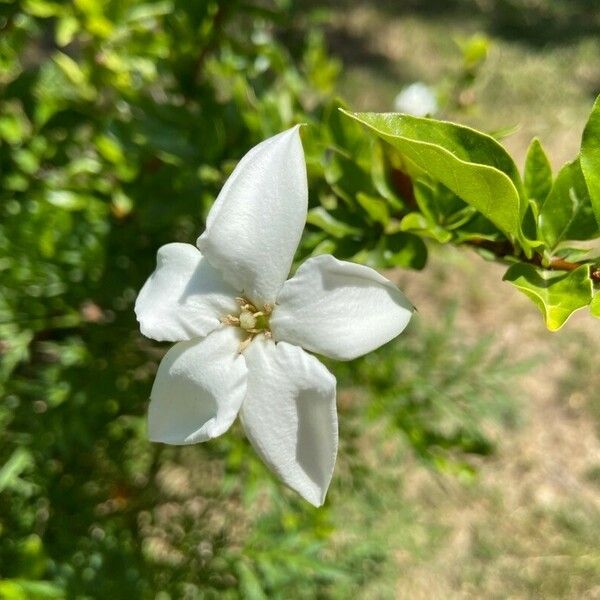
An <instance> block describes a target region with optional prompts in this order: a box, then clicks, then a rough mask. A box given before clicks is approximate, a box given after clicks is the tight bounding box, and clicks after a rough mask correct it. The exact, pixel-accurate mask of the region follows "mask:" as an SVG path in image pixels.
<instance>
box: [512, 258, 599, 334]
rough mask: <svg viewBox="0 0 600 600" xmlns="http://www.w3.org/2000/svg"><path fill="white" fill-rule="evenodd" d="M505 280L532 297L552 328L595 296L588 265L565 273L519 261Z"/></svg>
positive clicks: (560, 325)
mask: <svg viewBox="0 0 600 600" xmlns="http://www.w3.org/2000/svg"><path fill="white" fill-rule="evenodd" d="M504 281H509V282H510V283H512V284H513V285H514V286H515V287H516V288H518V289H519V290H521V291H522V292H523V293H524V294H525V295H526V296H527V297H528V298H530V299H531V300H533V302H534V303H535V305H536V306H537V307H538V308H539V309H540V311H541V313H542V315H544V320H545V322H546V327H548V329H549V330H550V331H558V330H559V329H560V328H561V327H562V326H563V325H564V324H565V323H566V321H567V319H568V318H569V317H570V316H571V315H572V314H573V313H574V312H575V311H576V310H579V309H580V308H583V307H584V306H587V305H588V304H589V303H590V301H591V299H592V280H591V279H590V277H589V267H588V266H587V265H582V266H581V267H578V268H577V269H575V270H574V271H569V272H564V271H547V270H544V269H540V268H537V267H534V266H533V265H528V264H523V263H519V264H516V265H513V266H512V267H510V268H509V269H508V271H506V273H505V275H504Z"/></svg>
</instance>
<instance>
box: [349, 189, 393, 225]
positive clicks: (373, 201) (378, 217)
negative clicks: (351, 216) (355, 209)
mask: <svg viewBox="0 0 600 600" xmlns="http://www.w3.org/2000/svg"><path fill="white" fill-rule="evenodd" d="M356 201H357V202H358V203H359V204H360V205H361V206H362V208H363V209H364V211H365V212H366V213H367V214H368V215H369V217H370V218H371V219H372V220H373V221H375V222H376V223H381V225H383V226H385V225H387V223H388V221H389V220H390V212H389V210H388V205H387V203H386V202H385V200H383V199H382V198H377V197H375V196H370V195H368V194H363V193H362V192H358V194H356Z"/></svg>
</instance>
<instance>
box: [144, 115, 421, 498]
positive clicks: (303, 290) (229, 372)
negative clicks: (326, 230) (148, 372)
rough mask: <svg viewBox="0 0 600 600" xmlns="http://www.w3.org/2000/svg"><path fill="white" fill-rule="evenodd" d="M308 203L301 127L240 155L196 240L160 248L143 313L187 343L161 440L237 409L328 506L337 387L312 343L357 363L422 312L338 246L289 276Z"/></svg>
mask: <svg viewBox="0 0 600 600" xmlns="http://www.w3.org/2000/svg"><path fill="white" fill-rule="evenodd" d="M307 200H308V190H307V180H306V166H305V163H304V154H303V151H302V143H301V141H300V135H299V132H298V127H294V128H293V129H289V130H287V131H284V132H283V133H280V134H279V135H276V136H274V137H272V138H270V139H268V140H266V141H264V142H262V143H261V144H259V145H258V146H256V147H255V148H253V149H252V150H250V152H248V154H246V155H245V156H244V157H243V158H242V160H241V161H240V162H239V164H238V165H237V167H236V169H235V170H234V172H233V173H232V174H231V177H230V178H229V179H228V180H227V182H226V183H225V185H224V187H223V189H222V190H221V193H220V194H219V196H218V198H217V200H216V201H215V204H214V206H213V207H212V209H211V211H210V214H209V215H208V218H207V222H206V230H205V231H204V233H203V234H202V235H201V236H200V237H199V238H198V242H197V246H198V248H196V247H194V246H192V245H191V244H179V243H176V244H167V245H166V246H163V247H162V248H160V250H159V251H158V260H157V263H158V264H157V267H156V270H155V271H154V273H153V274H152V275H151V276H150V278H149V279H148V281H146V283H145V284H144V287H143V288H142V290H141V291H140V293H139V295H138V298H137V300H136V304H135V312H136V315H137V318H138V320H139V322H140V328H141V331H142V333H143V334H144V335H145V336H147V337H150V338H153V339H155V340H159V341H173V342H178V343H177V344H175V346H173V347H172V348H171V349H170V350H169V351H168V352H167V354H166V355H165V357H164V358H163V360H162V362H161V364H160V367H159V369H158V373H157V375H156V380H155V382H154V386H153V387H152V392H151V401H150V408H149V415H148V428H149V436H150V439H151V440H153V441H157V442H164V443H166V444H193V443H196V442H204V441H206V440H209V439H211V438H214V437H216V436H218V435H221V434H222V433H224V432H225V431H227V429H229V427H230V426H231V424H232V423H233V421H234V420H235V418H236V416H237V415H238V413H239V414H240V417H241V421H242V424H243V427H244V430H245V432H246V435H247V437H248V439H249V440H250V442H251V443H252V445H253V446H254V448H255V449H256V451H257V452H258V453H259V455H260V456H261V457H262V458H263V460H264V461H265V463H266V464H267V465H268V466H269V467H270V468H271V469H272V470H273V471H274V472H275V473H276V474H277V475H278V476H279V477H280V478H281V479H282V480H283V481H284V482H285V483H286V484H287V485H289V486H290V487H291V488H293V489H294V490H296V491H297V492H298V493H299V494H301V495H302V496H303V497H304V498H305V499H306V500H308V501H309V502H311V503H312V504H314V505H316V506H320V505H321V504H322V503H323V501H324V499H325V494H326V492H327V488H328V486H329V482H330V480H331V476H332V473H333V467H334V463H335V457H336V453H337V445H338V425H337V413H336V406H335V383H336V382H335V378H334V376H333V375H332V374H331V373H330V372H329V371H328V370H327V369H326V368H325V367H324V366H323V365H322V364H321V363H320V362H319V361H318V360H317V359H316V358H315V357H314V356H312V355H311V354H308V353H307V352H306V351H305V350H309V351H311V352H316V353H319V354H323V355H325V356H329V357H332V358H336V359H340V360H350V359H352V358H355V357H357V356H360V355H362V354H365V353H367V352H370V351H371V350H373V349H375V348H377V347H378V346H380V345H381V344H384V343H386V342H388V341H389V340H391V339H392V338H394V337H396V336H397V335H398V334H399V333H400V332H401V331H402V330H403V329H404V328H405V327H406V324H407V323H408V321H409V319H410V317H411V315H412V310H413V308H412V306H411V304H410V303H409V302H408V301H407V300H406V298H405V297H404V296H403V295H402V293H401V292H400V291H399V290H398V289H397V288H396V286H394V285H393V284H392V283H391V282H390V281H388V280H387V279H385V278H384V277H382V276H381V275H379V274H378V273H377V272H376V271H374V270H373V269H370V268H368V267H365V266H361V265H356V264H352V263H348V262H342V261H339V260H336V259H335V258H334V257H333V256H330V255H324V256H317V257H314V258H310V259H308V260H307V261H306V262H305V263H304V264H303V265H302V266H301V267H300V268H299V269H298V271H297V272H296V274H295V275H294V276H293V277H292V278H291V279H289V280H287V281H286V279H287V276H288V274H289V270H290V267H291V264H292V258H293V256H294V252H295V250H296V247H297V246H298V243H299V241H300V236H301V235H302V230H303V228H304V223H305V220H306V211H307ZM303 348H304V349H303Z"/></svg>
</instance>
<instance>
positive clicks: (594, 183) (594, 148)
mask: <svg viewBox="0 0 600 600" xmlns="http://www.w3.org/2000/svg"><path fill="white" fill-rule="evenodd" d="M581 169H582V171H583V174H584V176H585V180H586V182H587V185H588V188H589V194H590V198H591V205H592V208H593V209H594V213H595V215H596V222H597V223H598V227H600V97H599V98H598V99H597V100H596V103H595V104H594V108H593V109H592V114H591V115H590V118H589V121H588V122H587V125H586V126H585V129H584V131H583V138H582V140H581Z"/></svg>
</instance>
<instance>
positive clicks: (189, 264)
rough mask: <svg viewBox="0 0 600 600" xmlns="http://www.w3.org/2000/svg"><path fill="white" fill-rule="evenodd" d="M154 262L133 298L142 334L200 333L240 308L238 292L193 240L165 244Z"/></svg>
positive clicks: (166, 337) (171, 338)
mask: <svg viewBox="0 0 600 600" xmlns="http://www.w3.org/2000/svg"><path fill="white" fill-rule="evenodd" d="M156 263H157V264H156V270H155V271H154V273H152V275H150V277H149V278H148V280H147V281H146V283H145V284H144V287H143V288H142V289H141V291H140V293H139V294H138V297H137V300H136V301H135V314H136V316H137V319H138V321H139V322H140V330H141V332H142V334H143V335H145V336H146V337H149V338H152V339H155V340H158V341H160V342H164V341H168V342H178V341H181V340H189V339H191V338H194V337H204V336H205V335H208V334H209V333H210V332H211V331H213V330H214V329H216V328H217V327H218V326H219V323H220V318H221V317H223V316H225V315H227V314H229V313H231V312H233V311H236V310H237V309H238V308H239V307H237V306H236V302H235V297H236V296H237V295H238V294H239V292H236V290H235V289H234V288H233V287H231V286H230V285H229V284H228V283H225V281H224V280H223V278H222V277H221V276H220V274H219V272H218V271H217V270H215V269H214V268H213V267H212V266H211V265H210V264H209V262H208V261H207V260H206V259H205V258H203V257H202V254H200V252H199V251H198V249H197V248H195V247H194V246H192V245H191V244H167V245H165V246H163V247H162V248H160V249H159V251H158V254H157V258H156Z"/></svg>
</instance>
